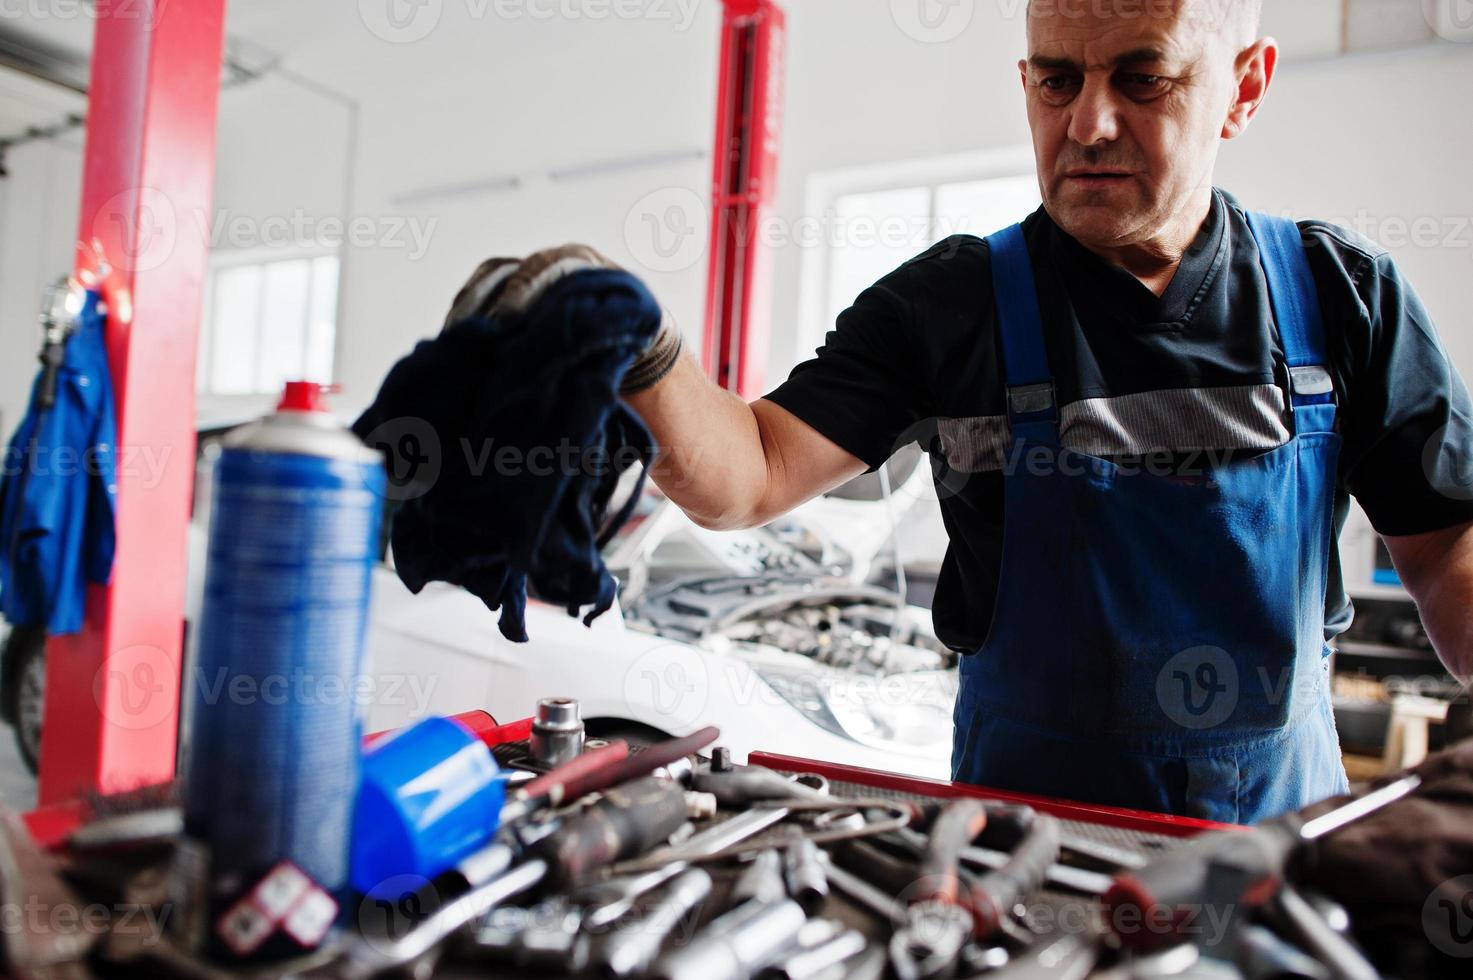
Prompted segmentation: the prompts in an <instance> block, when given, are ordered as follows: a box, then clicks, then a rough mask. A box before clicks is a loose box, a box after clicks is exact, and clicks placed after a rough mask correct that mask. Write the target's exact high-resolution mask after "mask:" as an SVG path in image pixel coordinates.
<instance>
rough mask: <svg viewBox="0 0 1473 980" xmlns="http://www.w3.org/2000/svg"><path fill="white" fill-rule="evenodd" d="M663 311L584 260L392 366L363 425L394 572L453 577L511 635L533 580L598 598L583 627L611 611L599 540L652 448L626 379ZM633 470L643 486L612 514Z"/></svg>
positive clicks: (553, 598)
mask: <svg viewBox="0 0 1473 980" xmlns="http://www.w3.org/2000/svg"><path fill="white" fill-rule="evenodd" d="M662 315H663V314H662V311H661V308H660V306H659V304H658V303H657V302H656V301H655V299H654V297H653V296H651V295H650V293H649V291H648V290H647V289H646V288H645V287H644V285H643V284H642V283H641V282H640V281H639V280H638V279H636V278H635V277H634V276H631V275H630V274H628V273H627V272H622V271H619V270H612V269H590V270H587V271H583V272H577V273H574V274H572V275H569V276H567V277H566V278H564V279H562V280H560V281H559V282H557V283H556V284H554V285H553V286H552V287H550V288H549V289H548V290H547V292H546V293H545V294H543V296H542V297H541V298H540V299H539V300H538V301H537V302H536V304H535V305H533V306H532V307H531V308H530V309H528V310H527V311H525V312H524V313H521V314H517V315H505V316H497V317H479V316H477V317H470V318H467V319H464V320H461V321H459V322H457V323H453V324H451V325H450V326H448V327H447V328H446V329H445V330H444V332H442V333H441V334H440V335H439V336H438V337H436V338H435V339H433V340H426V341H423V342H421V343H420V344H418V345H417V346H416V347H415V348H414V351H413V352H412V353H410V354H409V355H408V356H407V357H405V358H404V359H403V360H401V361H399V363H397V364H395V365H394V367H393V369H392V370H390V371H389V374H388V377H387V378H385V380H384V383H383V385H382V387H381V388H380V389H379V393H378V397H377V398H376V399H375V400H374V402H373V404H372V405H371V406H370V407H369V408H368V410H367V411H366V412H364V413H363V415H362V416H361V417H360V418H359V419H358V421H357V422H355V423H354V424H353V431H354V432H356V433H357V434H358V436H359V437H360V438H361V439H363V441H364V442H365V443H367V444H368V445H370V446H373V447H374V448H376V449H378V450H380V451H381V452H383V453H384V456H385V462H386V465H387V467H388V471H389V480H390V491H389V493H390V495H391V497H392V498H394V500H395V501H397V503H398V506H397V509H396V510H395V511H394V514H393V518H392V530H391V532H390V540H391V542H392V545H393V552H394V562H395V567H396V569H397V571H398V573H399V578H400V579H401V580H402V581H403V582H404V584H405V585H406V586H408V587H409V589H410V590H411V591H412V592H415V593H418V592H419V591H420V590H421V589H423V588H424V587H425V585H427V584H428V583H430V582H432V581H442V582H450V583H453V584H455V585H459V586H461V587H463V588H465V589H467V590H468V591H470V592H472V593H474V594H475V595H476V596H478V597H479V598H480V599H481V600H482V601H483V602H485V603H486V605H487V606H488V607H490V608H491V609H492V610H496V609H500V610H501V619H500V627H501V632H502V635H503V636H505V637H506V638H507V639H509V640H512V641H514V642H517V643H525V642H527V630H526V603H527V594H528V587H529V584H530V588H531V591H532V593H533V594H534V595H535V596H536V597H537V598H539V599H542V600H543V601H546V602H550V603H555V604H557V605H561V606H564V607H565V608H566V609H567V610H568V614H569V615H571V616H576V615H578V614H579V612H580V611H581V610H583V609H584V608H586V607H588V606H592V607H593V608H592V610H591V611H590V612H589V613H588V615H587V616H586V617H585V618H584V623H585V624H591V623H592V622H593V620H594V619H595V618H596V617H598V616H599V615H601V614H603V613H604V612H606V611H608V609H609V608H610V607H611V606H612V605H613V603H614V597H615V594H616V589H617V583H616V582H615V580H614V577H613V575H612V574H610V573H609V571H608V569H607V568H606V567H605V565H604V562H603V558H602V554H601V550H602V548H603V546H604V545H605V544H607V542H608V540H609V539H610V538H611V537H612V536H613V535H614V534H615V533H617V532H618V530H619V528H620V527H622V526H623V524H624V523H625V522H626V521H627V520H628V519H629V516H630V514H631V513H632V511H633V508H634V504H635V503H636V502H637V501H638V499H639V496H640V493H641V492H642V490H643V487H644V479H645V471H646V468H647V466H648V464H649V463H650V462H651V461H652V460H653V458H654V454H655V450H654V445H653V442H654V440H653V439H652V437H651V436H650V433H649V430H648V429H646V428H645V425H644V423H643V422H642V421H641V420H640V418H639V416H638V415H636V414H635V413H634V411H633V410H632V409H630V408H629V407H628V406H627V405H626V404H625V403H624V402H622V401H620V399H619V383H620V381H621V380H622V379H623V377H624V374H625V372H627V371H628V370H629V368H630V366H631V365H632V364H633V363H634V361H635V359H636V358H638V357H639V355H640V353H641V352H643V351H644V350H645V349H646V348H647V347H648V346H649V344H650V342H651V341H652V340H653V339H654V337H655V334H656V333H657V332H658V331H659V329H660V322H661V318H662ZM635 464H639V466H640V470H639V473H638V479H637V481H636V482H635V487H634V490H633V493H632V494H631V495H630V496H629V498H628V500H627V501H626V503H625V504H624V505H623V506H622V507H621V508H620V509H619V510H618V511H617V512H615V513H613V514H610V513H609V511H610V504H611V502H612V500H613V497H614V493H615V491H616V489H617V487H618V485H619V482H620V477H621V476H622V475H623V474H624V473H625V472H626V471H627V470H628V469H629V468H630V467H632V466H634V465H635Z"/></svg>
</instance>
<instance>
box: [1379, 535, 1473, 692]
mask: <svg viewBox="0 0 1473 980" xmlns="http://www.w3.org/2000/svg"><path fill="white" fill-rule="evenodd" d="M1386 545H1387V548H1388V549H1389V550H1390V551H1391V556H1392V558H1393V560H1394V561H1395V563H1396V567H1397V571H1398V572H1400V574H1401V577H1402V581H1403V582H1405V583H1406V587H1407V591H1408V592H1410V593H1411V595H1412V598H1413V599H1415V600H1416V603H1417V610H1418V612H1420V613H1421V616H1422V626H1423V627H1424V628H1425V629H1426V630H1427V636H1428V638H1429V639H1430V640H1431V641H1432V646H1433V648H1434V649H1435V650H1436V651H1437V655H1438V656H1439V657H1440V658H1441V659H1442V662H1443V664H1444V665H1446V667H1447V669H1448V670H1449V671H1451V672H1452V674H1453V675H1454V676H1455V677H1457V678H1458V679H1459V680H1460V681H1462V682H1463V683H1465V684H1467V683H1469V682H1470V681H1473V524H1470V525H1464V526H1462V527H1459V528H1452V529H1449V530H1447V531H1439V532H1436V533H1434V534H1421V535H1416V536H1414V537H1404V538H1387V539H1386Z"/></svg>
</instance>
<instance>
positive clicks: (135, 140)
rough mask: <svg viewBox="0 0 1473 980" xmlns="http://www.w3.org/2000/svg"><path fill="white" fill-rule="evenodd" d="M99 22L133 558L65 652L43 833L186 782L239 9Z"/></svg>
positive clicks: (122, 548)
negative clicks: (205, 433) (183, 721)
mask: <svg viewBox="0 0 1473 980" xmlns="http://www.w3.org/2000/svg"><path fill="white" fill-rule="evenodd" d="M95 16H96V35H95V37H96V43H95V45H94V48H93V53H92V75H91V83H90V85H89V86H88V102H87V138H86V154H85V157H84V163H83V177H82V207H81V216H80V219H79V227H80V230H79V232H78V236H77V237H78V250H77V260H76V261H77V270H78V272H79V273H84V272H86V271H87V270H92V269H96V268H97V267H98V264H99V261H105V262H106V263H107V266H108V269H109V272H108V274H107V275H106V276H105V278H104V279H103V280H102V282H101V288H102V293H103V297H104V298H105V300H106V301H107V307H108V320H107V353H108V359H109V364H110V366H111V369H112V381H113V388H114V392H115V399H116V405H117V421H118V437H117V438H118V452H117V453H116V456H117V460H118V469H119V478H118V494H117V557H116V560H115V563H114V565H113V573H112V584H111V585H109V586H106V587H103V586H93V587H91V588H90V589H89V591H88V595H87V600H86V603H87V607H86V608H87V617H86V624H85V626H84V627H83V629H82V632H81V633H78V634H76V635H74V636H64V637H57V638H55V639H52V640H51V641H50V643H49V644H48V645H47V649H46V705H45V715H44V718H45V724H44V727H43V729H42V741H41V767H40V768H41V773H40V794H39V795H40V803H41V806H42V808H43V809H42V811H39V812H38V813H37V814H33V815H32V818H31V819H32V826H33V827H38V826H44V825H47V824H48V823H49V824H52V825H54V824H55V822H56V821H55V818H56V815H57V814H59V813H64V812H66V811H67V810H68V806H67V803H68V801H74V800H77V799H79V798H83V797H85V796H86V795H88V794H90V793H97V792H101V793H110V792H118V791H122V790H127V789H132V788H136V787H139V786H144V785H150V784H157V783H161V782H165V781H167V780H169V779H171V778H172V777H173V776H174V766H175V755H176V751H177V730H178V723H179V694H180V664H181V656H182V646H183V643H182V640H183V635H182V634H183V619H184V616H183V614H184V580H185V550H186V539H185V533H186V530H187V527H188V523H189V509H190V507H189V505H190V490H191V487H192V485H193V479H194V438H195V436H194V391H195V352H196V343H197V340H198V337H199V329H200V302H201V294H202V288H203V281H204V275H205V270H206V261H207V258H208V251H209V247H208V242H207V241H206V240H205V236H204V235H202V234H200V233H199V232H198V228H199V227H201V225H200V221H201V220H203V219H202V217H201V216H203V215H206V214H208V212H209V208H210V199H211V193H212V191H213V183H214V157H215V122H216V111H217V105H218V96H219V90H220V59H221V51H222V45H223V43H224V21H225V0H188V2H175V0H146V2H143V3H126V4H124V3H110V2H101V3H98V4H97V10H96V14H95ZM150 453H151V454H152V460H153V461H154V465H152V466H144V465H142V464H141V463H140V462H139V460H141V459H143V458H145V454H150ZM155 470H156V472H155ZM48 811H49V812H48ZM43 836H45V835H44V834H43Z"/></svg>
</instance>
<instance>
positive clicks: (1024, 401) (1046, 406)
mask: <svg viewBox="0 0 1473 980" xmlns="http://www.w3.org/2000/svg"><path fill="white" fill-rule="evenodd" d="M1056 404H1057V399H1056V398H1055V396H1054V383H1053V382H1052V381H1045V382H1044V383H1043V384H1036V385H1019V386H1017V387H1016V388H1009V389H1008V413H1009V414H1010V415H1013V416H1014V417H1017V416H1021V415H1042V414H1043V413H1045V412H1052V411H1053V410H1054V406H1055V405H1056Z"/></svg>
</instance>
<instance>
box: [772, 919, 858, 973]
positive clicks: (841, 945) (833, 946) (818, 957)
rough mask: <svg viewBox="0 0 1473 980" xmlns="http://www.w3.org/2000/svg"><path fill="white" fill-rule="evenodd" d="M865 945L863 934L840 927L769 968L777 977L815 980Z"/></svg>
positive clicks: (856, 954)
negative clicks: (809, 946) (822, 940)
mask: <svg viewBox="0 0 1473 980" xmlns="http://www.w3.org/2000/svg"><path fill="white" fill-rule="evenodd" d="M868 945H869V940H867V939H866V938H865V936H864V934H863V933H861V932H858V931H857V930H854V929H843V928H842V927H841V928H840V931H839V932H838V933H837V934H835V935H834V936H832V937H831V938H829V939H828V940H827V941H825V942H823V943H822V944H820V945H816V946H813V947H812V948H808V949H800V950H798V951H797V952H795V953H793V954H792V955H790V956H788V957H787V958H785V959H782V960H779V961H778V962H777V963H775V964H774V965H773V966H772V967H770V968H769V971H768V972H769V973H771V974H772V975H773V976H774V977H776V978H778V980H817V978H818V977H822V976H826V975H828V973H829V972H830V971H833V970H834V969H835V968H836V967H838V966H840V964H842V963H844V962H845V961H847V960H850V959H853V958H855V957H857V956H859V955H860V954H861V953H863V952H864V950H865V948H866V947H867V946H868Z"/></svg>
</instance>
